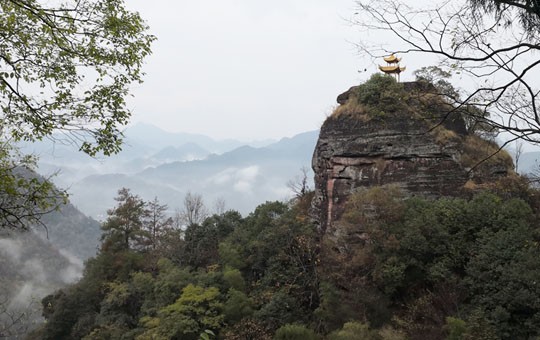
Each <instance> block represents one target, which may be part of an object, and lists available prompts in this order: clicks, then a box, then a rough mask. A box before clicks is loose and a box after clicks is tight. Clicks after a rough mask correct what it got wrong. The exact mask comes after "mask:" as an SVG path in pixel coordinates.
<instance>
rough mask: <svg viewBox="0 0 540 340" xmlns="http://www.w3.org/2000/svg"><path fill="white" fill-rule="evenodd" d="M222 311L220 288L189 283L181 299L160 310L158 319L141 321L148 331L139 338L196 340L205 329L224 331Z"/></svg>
mask: <svg viewBox="0 0 540 340" xmlns="http://www.w3.org/2000/svg"><path fill="white" fill-rule="evenodd" d="M222 309H223V304H222V303H221V302H219V290H218V289H217V288H215V287H210V288H203V287H200V286H194V285H192V284H189V285H187V286H186V287H185V288H184V289H183V290H182V295H181V296H180V297H179V298H178V300H176V302H175V303H173V304H171V305H168V306H166V307H163V308H162V309H160V310H159V311H158V312H157V316H156V317H143V318H142V319H141V323H142V324H143V325H144V327H145V328H146V329H147V330H146V331H145V332H144V333H143V334H141V335H140V336H138V337H137V339H139V340H145V339H197V337H198V336H199V334H200V333H201V332H204V330H205V329H210V330H213V331H217V330H219V329H220V328H221V326H222V324H223V321H224V316H223V314H221V310H222Z"/></svg>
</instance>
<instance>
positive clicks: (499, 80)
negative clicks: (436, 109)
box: [353, 0, 540, 143]
mask: <svg viewBox="0 0 540 340" xmlns="http://www.w3.org/2000/svg"><path fill="white" fill-rule="evenodd" d="M357 4H358V12H357V13H356V15H357V16H356V18H355V19H354V20H353V21H354V22H355V23H356V24H357V25H358V26H359V27H361V28H363V29H365V30H369V31H370V32H371V34H372V35H373V32H374V31H380V32H382V33H383V34H385V36H386V37H387V38H388V39H389V40H390V41H392V47H387V46H381V45H380V44H371V43H370V42H369V41H367V40H364V41H362V42H361V43H360V45H359V47H360V49H361V50H362V51H363V52H365V53H367V54H368V55H369V56H372V57H380V56H383V55H385V54H389V53H401V54H425V55H433V56H436V57H438V58H440V60H441V67H444V68H445V69H446V70H450V71H452V73H454V74H461V75H462V76H465V77H468V78H470V79H471V80H472V81H474V83H475V85H474V87H473V88H472V89H470V90H469V91H466V92H465V93H464V95H463V96H462V97H461V98H460V97H451V96H447V97H446V98H447V99H448V100H449V101H450V102H451V103H452V104H454V105H453V107H454V109H452V111H453V110H459V109H461V108H462V107H464V106H467V105H473V106H476V107H478V108H479V110H477V111H470V112H467V114H468V115H469V117H470V118H472V119H474V120H477V121H478V122H481V123H485V124H488V125H490V126H492V127H493V128H496V129H498V130H499V131H504V132H506V133H507V134H508V135H509V141H508V143H510V142H512V141H514V140H516V139H522V140H524V141H528V142H532V143H539V142H540V112H539V111H538V105H539V104H540V103H539V97H538V95H539V93H540V92H539V88H538V86H537V85H536V84H535V82H534V78H533V74H534V72H536V71H537V70H538V68H539V67H540V66H539V65H540V60H538V57H537V55H536V53H537V52H538V51H539V50H540V43H539V42H538V34H539V33H540V32H539V29H538V25H537V23H538V22H539V20H540V11H539V6H538V4H537V3H536V2H533V1H524V0H517V1H509V0H467V1H460V2H454V1H447V2H443V3H441V2H437V3H436V4H435V5H434V7H426V6H424V5H422V7H421V8H419V7H417V8H414V7H411V6H409V5H408V4H406V3H405V2H400V1H391V0H382V1H372V0H359V1H357ZM450 113H451V112H449V113H448V114H450ZM488 113H489V114H488Z"/></svg>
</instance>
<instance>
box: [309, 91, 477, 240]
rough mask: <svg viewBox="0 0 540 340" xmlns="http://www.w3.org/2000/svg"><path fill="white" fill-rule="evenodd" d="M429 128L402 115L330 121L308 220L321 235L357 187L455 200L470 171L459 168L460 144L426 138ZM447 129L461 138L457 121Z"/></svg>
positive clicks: (319, 150) (316, 163)
mask: <svg viewBox="0 0 540 340" xmlns="http://www.w3.org/2000/svg"><path fill="white" fill-rule="evenodd" d="M340 98H341V99H343V95H341V96H340ZM432 123H433V122H431V123H428V122H426V121H425V120H422V119H419V118H412V117H407V116H406V115H402V116H400V115H396V116H395V117H392V118H391V119H384V120H381V119H372V120H368V121H365V120H362V119H358V118H357V117H355V116H354V115H341V116H331V117H329V118H328V119H327V120H326V122H325V123H324V124H323V126H322V128H321V131H320V135H319V140H318V143H317V146H316V149H315V152H314V155H313V162H312V167H313V170H314V173H315V198H314V201H313V203H312V214H313V216H314V217H315V219H316V220H317V222H318V224H319V227H320V229H321V230H322V231H325V230H326V229H327V228H328V227H329V226H331V224H332V222H333V221H337V220H338V219H339V217H340V216H341V214H342V213H343V210H344V205H345V202H346V201H347V197H348V196H349V194H351V193H352V192H353V191H355V189H357V188H359V187H372V186H380V185H386V184H395V185H397V186H399V187H400V188H401V189H402V190H403V191H404V193H405V194H408V195H422V196H424V197H433V198H435V197H441V196H456V195H459V194H460V192H461V191H462V188H463V186H464V184H465V183H466V182H467V180H468V178H469V175H468V169H465V168H464V167H463V166H462V165H461V164H460V163H459V159H460V155H461V142H460V140H461V139H460V138H454V139H450V140H448V141H445V142H441V141H437V138H436V136H435V135H434V134H433V133H431V132H430V127H433V125H432ZM445 125H447V126H446V128H447V129H451V130H453V132H454V133H458V134H463V133H464V123H463V120H462V119H461V117H455V118H454V119H452V120H447V121H446V122H445Z"/></svg>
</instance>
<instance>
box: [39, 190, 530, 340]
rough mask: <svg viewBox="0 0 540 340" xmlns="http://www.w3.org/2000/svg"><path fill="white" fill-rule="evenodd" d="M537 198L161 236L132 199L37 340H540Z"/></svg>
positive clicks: (426, 203)
mask: <svg viewBox="0 0 540 340" xmlns="http://www.w3.org/2000/svg"><path fill="white" fill-rule="evenodd" d="M523 190H525V191H523V192H522V194H523V195H522V196H523V197H526V198H527V200H523V199H519V198H512V197H510V196H512V195H505V196H509V197H507V198H502V197H501V196H499V195H496V194H495V193H488V192H484V193H480V194H477V195H476V196H474V197H472V198H471V199H468V200H467V199H457V198H456V199H439V200H425V199H421V198H409V199H404V198H403V197H402V196H401V194H400V192H399V190H398V189H396V188H392V187H389V188H382V187H376V188H373V189H370V190H361V191H358V193H357V194H355V195H353V196H352V197H351V199H350V200H349V203H348V205H347V209H346V212H345V214H344V215H343V218H342V220H340V221H339V223H340V224H341V225H343V226H344V227H343V232H342V233H340V235H339V236H337V237H328V235H319V234H318V233H317V232H316V230H314V229H313V226H312V225H311V223H310V222H309V220H308V219H307V218H306V216H307V212H306V207H307V205H306V204H305V202H304V201H306V202H309V201H310V200H311V195H306V196H305V197H303V198H300V199H299V201H298V202H296V203H291V204H284V203H279V202H267V203H265V204H262V205H260V206H259V207H258V208H257V209H256V210H255V211H254V212H253V213H251V214H250V215H249V216H247V217H245V218H243V217H241V216H240V215H239V214H238V213H236V212H233V211H229V212H225V213H223V214H221V215H214V216H211V217H209V218H207V219H206V220H204V221H203V222H202V223H200V224H191V225H189V226H187V229H186V230H185V231H183V232H182V231H180V230H177V229H175V228H173V227H172V226H170V227H167V228H163V229H162V232H160V233H159V234H158V235H157V237H156V238H154V239H153V240H154V241H153V242H150V241H151V240H152V238H151V234H150V233H148V230H149V229H148V228H147V227H145V226H147V225H148V224H147V223H148V220H147V219H146V218H145V215H144V213H143V212H142V211H141V210H140V209H139V207H140V205H139V203H144V202H142V201H140V199H139V198H138V197H137V196H134V195H132V194H131V193H130V192H129V191H122V192H121V195H120V196H119V197H118V205H117V207H116V208H114V209H112V210H111V211H110V216H109V219H108V220H107V221H106V222H105V224H104V227H106V228H108V230H109V232H108V233H106V234H105V238H104V239H103V246H102V249H101V251H100V252H99V254H98V255H97V256H96V257H95V258H93V259H91V260H90V261H88V262H87V265H86V269H85V274H84V277H83V278H82V279H81V280H80V281H79V282H78V283H77V284H74V285H73V286H71V287H69V288H67V289H64V290H62V291H58V292H56V293H55V294H53V295H50V296H48V297H47V298H45V299H44V300H43V313H44V316H45V318H46V319H47V323H45V324H44V325H43V326H42V327H41V328H40V329H39V330H38V331H36V332H34V333H33V334H32V335H31V336H30V337H29V338H30V339H87V340H89V339H139V340H142V339H199V338H200V337H209V338H212V337H214V336H213V335H212V334H215V337H214V338H217V339H272V338H275V339H445V338H448V339H478V338H480V337H479V336H482V337H481V338H483V339H525V338H531V337H534V336H539V335H540V327H539V326H538V325H539V323H538V322H537V320H538V319H537V318H538V317H539V315H540V307H539V306H540V298H539V296H540V294H539V293H540V292H539V291H538V287H537V284H536V283H537V282H540V269H539V268H540V257H539V256H537V255H538V249H539V248H538V241H539V240H540V234H539V233H538V230H537V225H536V222H535V221H536V218H535V217H536V216H537V215H538V213H539V210H538V208H537V201H536V200H535V199H534V197H536V196H535V195H534V194H535V193H534V192H533V191H530V190H529V189H523ZM501 194H502V192H501ZM513 196H515V195H513ZM121 216H130V218H129V219H126V218H121ZM113 225H114V228H115V229H112V227H113ZM112 230H117V231H121V230H123V231H124V232H122V233H120V234H118V233H116V232H112ZM127 230H129V231H130V232H131V234H130V235H133V236H132V237H128V238H126V237H123V236H122V235H127V234H126V233H125V232H126V231H127ZM126 240H127V243H126Z"/></svg>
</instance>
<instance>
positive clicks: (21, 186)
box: [0, 141, 67, 230]
mask: <svg viewBox="0 0 540 340" xmlns="http://www.w3.org/2000/svg"><path fill="white" fill-rule="evenodd" d="M35 162H36V160H35V158H34V157H32V156H23V155H21V154H20V153H18V152H17V150H16V149H14V148H13V147H12V146H10V145H9V144H8V143H5V142H1V141H0V229H13V230H26V229H27V228H28V226H29V224H31V223H32V224H41V225H43V226H44V224H43V223H41V221H40V219H41V217H42V216H43V215H44V214H47V213H49V212H51V211H53V210H55V209H57V208H58V207H59V206H60V205H61V204H63V203H66V200H67V195H66V193H65V192H63V191H61V190H58V189H57V188H56V187H55V186H54V185H53V184H52V182H51V181H50V178H43V177H39V176H37V175H36V174H35V172H34V171H33V168H34V166H35Z"/></svg>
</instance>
